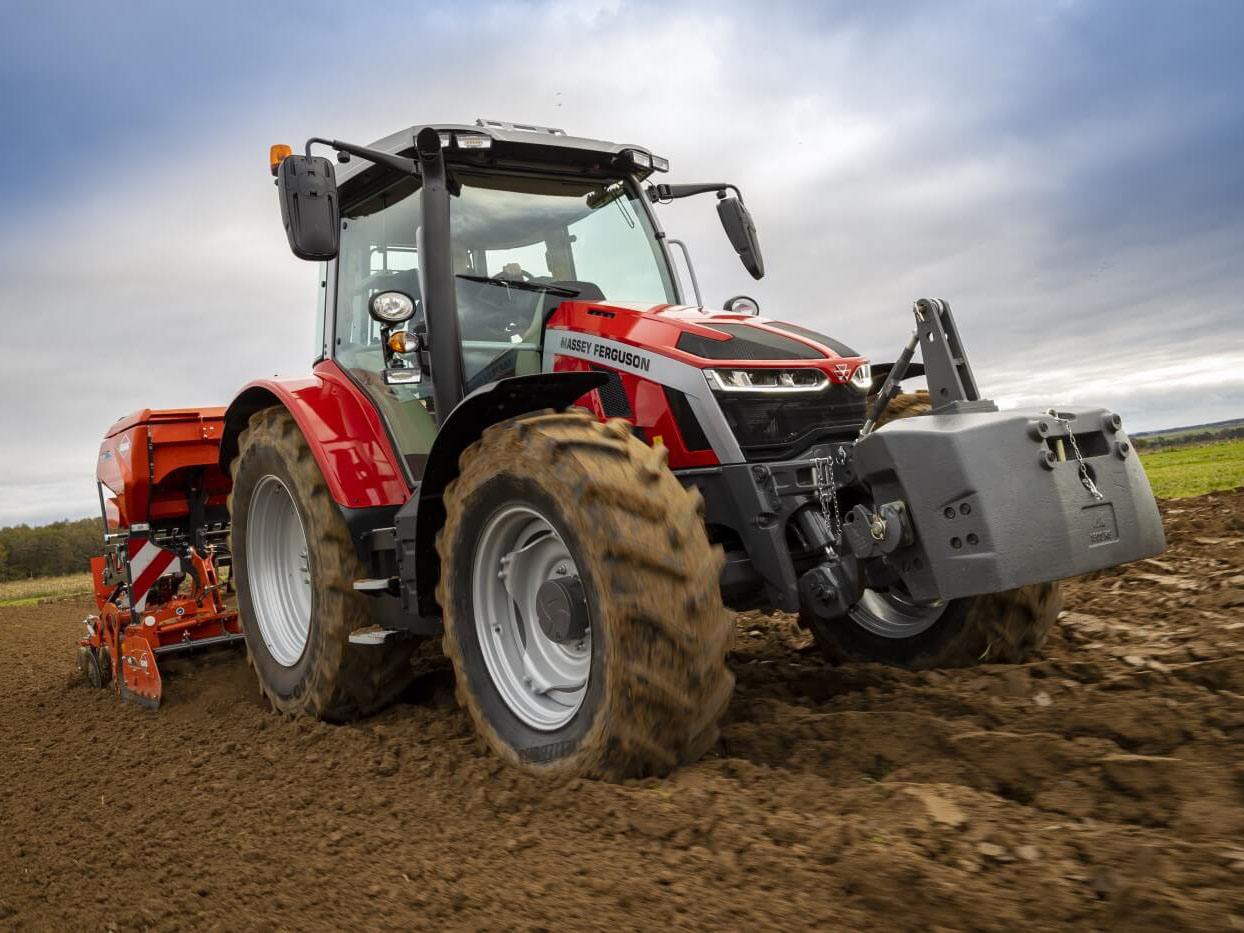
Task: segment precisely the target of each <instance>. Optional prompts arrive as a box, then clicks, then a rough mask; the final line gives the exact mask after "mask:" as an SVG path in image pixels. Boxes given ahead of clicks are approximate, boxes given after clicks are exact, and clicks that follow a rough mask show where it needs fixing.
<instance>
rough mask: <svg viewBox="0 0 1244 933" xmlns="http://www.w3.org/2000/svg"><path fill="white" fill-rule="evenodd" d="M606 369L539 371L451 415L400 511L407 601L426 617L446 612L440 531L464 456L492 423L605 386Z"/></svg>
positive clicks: (470, 400) (505, 382)
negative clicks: (439, 599) (441, 597)
mask: <svg viewBox="0 0 1244 933" xmlns="http://www.w3.org/2000/svg"><path fill="white" fill-rule="evenodd" d="M607 381H608V375H607V374H605V373H600V372H555V373H534V374H532V375H528V376H511V377H510V378H508V379H502V380H500V381H498V382H494V383H491V384H489V385H486V386H482V387H481V388H479V389H477V390H475V391H474V392H472V393H471V394H470V395H468V396H467V397H466V398H464V399H463V400H462V401H461V402H459V403H458V405H457V407H455V408H454V410H453V411H452V412H450V413H449V417H448V418H446V419H445V423H444V424H442V425H441V427H440V431H439V432H438V433H437V436H436V440H435V441H434V442H433V444H432V450H431V451H430V452H429V454H428V462H427V468H426V470H425V471H424V474H423V480H422V482H420V483H419V484H418V485H419V488H418V489H417V490H416V491H415V494H414V495H413V496H411V498H410V501H409V502H407V503H406V505H404V506H403V507H402V508H401V509H400V510H399V511H398V513H397V546H398V566H399V568H400V573H401V579H402V603H403V606H404V607H405V608H406V609H407V610H408V611H414V612H416V613H417V614H418V615H420V616H424V617H432V616H437V615H439V614H440V609H439V608H438V606H437V604H436V584H437V581H438V580H439V579H440V561H439V559H438V557H437V554H436V533H437V532H438V531H440V529H441V526H443V525H444V524H445V504H444V502H443V500H442V498H441V496H442V494H443V493H444V491H445V487H446V486H447V485H448V484H449V481H450V480H452V479H453V478H454V477H455V476H457V475H458V458H459V457H460V456H461V455H462V452H463V451H464V450H466V449H467V448H468V447H469V446H470V445H471V444H473V443H475V442H476V441H477V440H479V438H480V437H481V436H482V435H483V433H484V429H485V428H487V427H488V426H489V425H493V424H496V423H498V422H500V421H505V420H507V419H509V418H515V417H517V416H519V415H523V414H527V413H528V412H533V411H540V410H541V409H544V408H554V409H559V410H560V409H563V408H566V407H567V406H569V405H571V404H572V403H573V402H574V401H575V400H576V399H579V398H581V397H582V396H584V395H586V394H587V393H589V392H591V391H593V390H595V389H598V388H600V387H601V386H602V385H604V384H605V383H606V382H607Z"/></svg>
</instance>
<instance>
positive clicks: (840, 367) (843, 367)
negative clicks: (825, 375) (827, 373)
mask: <svg viewBox="0 0 1244 933" xmlns="http://www.w3.org/2000/svg"><path fill="white" fill-rule="evenodd" d="M834 375H835V376H837V377H838V378H839V379H841V380H842V381H843V382H846V381H847V376H849V375H851V367H850V366H848V365H847V364H846V363H838V364H837V365H835V366H834Z"/></svg>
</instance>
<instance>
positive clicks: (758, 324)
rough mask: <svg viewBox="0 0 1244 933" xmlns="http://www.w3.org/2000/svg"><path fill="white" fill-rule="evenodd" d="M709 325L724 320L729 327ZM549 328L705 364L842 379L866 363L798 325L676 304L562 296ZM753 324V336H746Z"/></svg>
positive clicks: (845, 349) (848, 351) (705, 367)
mask: <svg viewBox="0 0 1244 933" xmlns="http://www.w3.org/2000/svg"><path fill="white" fill-rule="evenodd" d="M714 325H725V326H726V327H727V328H728V330H726V329H718V327H716V326H714ZM548 328H549V330H550V331H554V330H569V331H574V332H576V333H582V334H593V335H595V336H598V337H604V338H606V339H608V340H616V341H619V342H621V343H628V344H631V345H632V346H635V347H640V348H642V349H645V350H649V351H653V352H656V353H660V354H661V355H663V356H669V357H670V358H672V359H677V360H680V361H681V362H684V363H690V364H691V365H694V366H698V367H700V368H704V369H707V368H724V367H728V366H737V367H747V368H756V369H763V368H779V367H780V368H790V367H795V366H799V367H804V366H810V367H815V368H817V369H820V370H822V371H823V372H825V373H826V374H827V375H828V376H829V378H830V379H831V380H832V381H834V382H846V381H848V380H849V379H850V378H851V374H852V373H854V372H855V369H856V367H858V366H859V365H860V364H862V363H864V362H867V361H866V359H865V358H864V357H862V356H860V355H858V354H856V353H854V351H851V350H849V348H847V347H844V346H843V345H841V344H839V343H838V342H837V341H832V340H829V338H821V337H820V336H819V335H817V334H815V333H814V332H813V331H810V330H808V329H806V328H803V327H798V326H796V325H790V324H784V323H782V322H780V321H775V320H772V319H771V318H763V317H755V316H752V315H748V314H731V313H729V312H727V311H709V312H705V311H702V310H700V309H699V308H691V307H685V306H681V305H646V304H636V303H631V302H596V301H593V302H587V301H566V302H563V303H562V304H561V305H560V306H559V307H558V309H557V310H556V311H555V312H554V313H553V315H552V317H550V319H549V324H548ZM753 329H754V330H755V331H756V332H757V333H756V334H755V335H754V336H755V338H756V339H755V340H748V339H747V337H748V336H749V332H750V331H751V330H753ZM826 341H829V342H828V343H827V342H826ZM767 346H780V347H784V348H786V350H787V352H785V353H782V352H776V351H775V352H774V353H773V354H772V358H766V357H765V353H764V348H765V347H767ZM736 348H739V349H737V350H736ZM745 351H746V352H745ZM842 351H846V352H845V353H844V352H842ZM710 354H711V355H710ZM736 354H737V355H736Z"/></svg>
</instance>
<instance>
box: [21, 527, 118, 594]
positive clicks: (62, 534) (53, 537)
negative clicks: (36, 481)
mask: <svg viewBox="0 0 1244 933" xmlns="http://www.w3.org/2000/svg"><path fill="white" fill-rule="evenodd" d="M103 533H104V532H103V523H102V522H101V521H100V520H99V519H98V518H81V519H78V520H77V521H76V522H70V521H64V522H53V523H52V524H50V525H40V526H39V527H37V528H31V527H30V526H29V525H14V526H12V527H10V528H0V581H4V580H24V579H26V578H28V577H58V576H61V575H63V574H67V573H84V572H86V571H88V570H90V569H91V558H92V557H94V556H95V555H97V554H101V553H103V549H104V544H103Z"/></svg>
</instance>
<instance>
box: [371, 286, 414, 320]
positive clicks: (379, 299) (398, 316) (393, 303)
mask: <svg viewBox="0 0 1244 933" xmlns="http://www.w3.org/2000/svg"><path fill="white" fill-rule="evenodd" d="M367 307H368V310H369V311H371V316H372V317H373V318H375V319H376V320H377V321H379V322H380V323H381V324H400V323H402V321H408V320H410V318H411V317H412V316H413V315H414V313H415V301H414V299H413V298H411V297H410V296H409V295H407V294H406V293H405V292H376V294H374V295H372V296H371V301H370V302H369V303H368V306H367Z"/></svg>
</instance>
